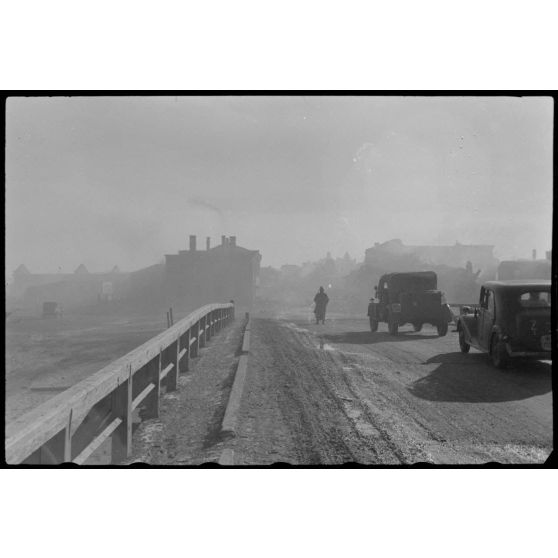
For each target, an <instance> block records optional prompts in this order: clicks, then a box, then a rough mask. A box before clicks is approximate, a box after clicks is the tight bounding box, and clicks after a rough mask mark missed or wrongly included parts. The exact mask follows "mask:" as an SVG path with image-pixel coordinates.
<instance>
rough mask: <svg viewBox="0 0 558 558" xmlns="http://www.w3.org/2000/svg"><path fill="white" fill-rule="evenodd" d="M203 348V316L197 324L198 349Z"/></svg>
mask: <svg viewBox="0 0 558 558" xmlns="http://www.w3.org/2000/svg"><path fill="white" fill-rule="evenodd" d="M203 347H205V316H204V317H203V318H200V320H199V322H198V349H201V348H203Z"/></svg>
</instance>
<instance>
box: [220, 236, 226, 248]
mask: <svg viewBox="0 0 558 558" xmlns="http://www.w3.org/2000/svg"><path fill="white" fill-rule="evenodd" d="M226 244H227V237H226V236H225V235H224V234H223V235H221V246H225V245H226Z"/></svg>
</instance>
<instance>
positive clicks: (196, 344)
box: [190, 322, 200, 358]
mask: <svg viewBox="0 0 558 558" xmlns="http://www.w3.org/2000/svg"><path fill="white" fill-rule="evenodd" d="M192 331H193V332H194V337H195V338H196V340H195V341H194V342H193V343H192V346H191V349H192V358H193V357H197V356H198V354H199V347H200V323H199V322H196V323H195V324H194V325H193V326H192V327H191V328H190V336H191V335H192Z"/></svg>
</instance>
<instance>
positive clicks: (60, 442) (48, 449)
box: [39, 426, 69, 465]
mask: <svg viewBox="0 0 558 558" xmlns="http://www.w3.org/2000/svg"><path fill="white" fill-rule="evenodd" d="M67 430H68V427H67V426H66V427H64V429H63V430H61V431H60V432H58V434H55V435H54V436H53V437H52V438H51V439H50V440H49V441H48V442H47V443H46V444H43V445H42V446H41V448H40V451H39V463H41V464H48V465H57V464H59V463H63V462H64V461H65V460H66V438H67V434H66V432H67ZM68 461H69V460H68Z"/></svg>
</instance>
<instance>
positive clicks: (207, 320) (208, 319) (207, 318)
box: [205, 312, 213, 341]
mask: <svg viewBox="0 0 558 558" xmlns="http://www.w3.org/2000/svg"><path fill="white" fill-rule="evenodd" d="M205 331H207V337H206V340H207V341H209V340H210V339H211V338H212V337H213V332H212V331H211V312H209V314H206V315H205Z"/></svg>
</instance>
